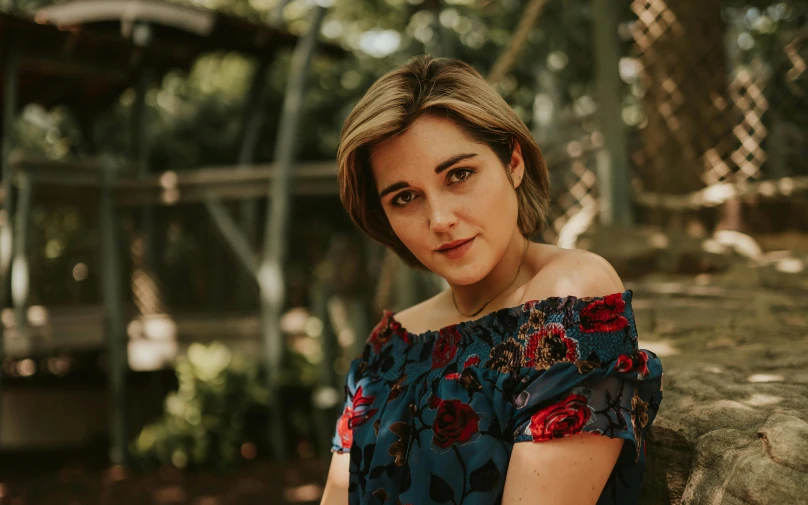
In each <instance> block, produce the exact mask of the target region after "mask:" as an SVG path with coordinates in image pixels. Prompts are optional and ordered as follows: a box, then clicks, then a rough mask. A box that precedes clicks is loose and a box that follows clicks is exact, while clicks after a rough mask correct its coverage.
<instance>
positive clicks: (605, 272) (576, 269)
mask: <svg viewBox="0 0 808 505" xmlns="http://www.w3.org/2000/svg"><path fill="white" fill-rule="evenodd" d="M537 270H538V271H537V272H536V274H535V275H534V276H533V278H532V279H531V280H530V282H528V284H527V285H526V286H525V292H524V294H523V297H525V298H526V299H544V298H549V297H551V296H568V295H572V296H578V297H583V296H602V295H604V294H611V293H614V292H622V291H624V290H625V287H624V286H623V282H622V281H621V280H620V276H619V275H618V274H617V271H615V269H614V267H612V265H611V264H610V263H609V262H608V261H607V260H606V259H605V258H603V257H602V256H600V255H598V254H596V253H593V252H591V251H586V250H583V249H565V248H562V247H556V246H550V249H546V250H545V254H544V258H543V261H542V265H541V267H540V268H538V269H537Z"/></svg>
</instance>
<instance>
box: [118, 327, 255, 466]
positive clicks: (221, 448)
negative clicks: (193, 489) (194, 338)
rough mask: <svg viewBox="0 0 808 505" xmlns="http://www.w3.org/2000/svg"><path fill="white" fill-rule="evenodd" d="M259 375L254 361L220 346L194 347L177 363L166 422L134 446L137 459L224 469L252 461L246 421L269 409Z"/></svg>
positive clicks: (151, 427)
mask: <svg viewBox="0 0 808 505" xmlns="http://www.w3.org/2000/svg"><path fill="white" fill-rule="evenodd" d="M258 371H259V369H258V364H257V363H256V362H255V360H252V359H250V358H248V357H246V356H244V355H242V354H239V353H234V352H232V351H230V349H228V348H227V347H226V346H225V345H223V344H221V343H218V342H214V343H212V344H211V345H209V346H205V345H202V344H192V345H191V346H190V347H189V348H188V353H187V355H186V356H181V357H179V358H178V359H177V363H176V373H177V379H178V381H179V388H178V390H177V391H176V392H172V393H170V394H169V395H168V396H167V397H166V399H165V409H164V411H163V414H162V416H161V417H160V418H159V419H158V420H157V421H155V422H154V423H152V424H150V425H147V426H146V427H145V428H143V430H142V431H141V432H140V434H139V435H138V437H137V438H136V439H135V441H134V442H133V443H132V447H131V451H132V454H133V456H134V457H135V459H136V460H138V461H140V462H141V463H146V464H148V463H159V464H171V465H174V466H175V467H177V468H216V469H226V468H230V467H233V466H236V465H237V464H238V463H240V462H241V461H243V459H244V458H245V456H246V457H247V458H249V459H251V458H252V457H254V453H255V446H256V444H257V441H256V440H255V436H252V437H251V436H250V433H249V430H248V426H247V417H248V415H249V414H251V413H255V412H257V411H258V412H260V411H264V413H265V411H266V404H267V392H266V389H265V387H264V386H263V384H262V383H261V380H260V377H259V373H258ZM259 424H263V423H259ZM253 435H254V434H253ZM245 444H246V445H245ZM242 446H244V447H245V449H246V450H245V451H242ZM242 452H244V455H242Z"/></svg>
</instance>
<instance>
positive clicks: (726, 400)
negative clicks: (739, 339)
mask: <svg viewBox="0 0 808 505" xmlns="http://www.w3.org/2000/svg"><path fill="white" fill-rule="evenodd" d="M730 354H731V353H730ZM748 361H749V360H748V359H743V360H741V361H739V364H742V363H748ZM802 363H803V362H802V360H801V358H799V357H794V359H793V360H791V361H789V360H785V359H781V360H780V363H779V364H780V365H781V366H782V368H780V367H778V368H775V371H777V372H779V373H777V374H773V373H767V374H763V373H758V374H753V373H750V372H753V371H754V369H745V368H741V367H739V368H741V369H736V370H732V369H729V368H723V367H720V366H705V365H704V364H696V365H691V366H690V367H687V368H680V369H676V370H673V371H671V370H666V373H665V379H666V381H665V389H664V391H663V394H664V396H663V400H662V406H661V408H660V411H659V414H658V415H657V418H656V420H655V422H654V426H653V427H652V429H651V436H650V437H649V442H648V469H647V473H646V482H645V484H644V486H643V496H642V501H641V503H643V504H647V505H662V504H677V505H678V504H682V505H734V504H738V505H741V504H743V505H769V504H771V505H774V504H777V505H779V504H782V503H805V502H806V494H805V493H806V490H808V394H806V393H808V388H806V386H805V385H804V384H802V383H795V382H792V381H791V380H790V378H789V374H788V370H789V369H791V367H792V366H794V367H795V368H796V367H797V366H803V365H802ZM663 364H664V360H663ZM669 376H670V378H669ZM755 377H757V378H759V379H761V380H776V382H765V381H764V382H756V381H755V380H757V379H755ZM780 378H782V380H781V379H780Z"/></svg>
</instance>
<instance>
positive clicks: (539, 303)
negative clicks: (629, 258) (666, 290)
mask: <svg viewBox="0 0 808 505" xmlns="http://www.w3.org/2000/svg"><path fill="white" fill-rule="evenodd" d="M616 294H619V295H620V297H621V298H622V299H624V300H625V301H626V305H629V304H630V303H631V298H632V296H633V294H634V292H633V291H632V290H630V289H627V290H625V291H616V292H614V293H610V294H608V295H602V296H589V297H582V296H575V295H566V296H549V297H547V298H540V299H531V300H526V301H525V302H523V303H521V304H519V305H514V306H513V307H503V308H501V309H497V310H494V311H492V312H489V313H487V314H485V315H483V316H480V317H478V318H477V319H469V320H468V321H461V322H459V323H454V324H450V325H447V326H444V327H442V328H439V329H437V330H426V331H424V332H421V333H412V332H410V331H409V330H407V328H405V327H404V325H403V324H401V321H399V320H398V319H396V317H395V315H396V314H397V312H395V311H392V310H385V311H384V313H385V315H386V317H388V318H390V321H391V322H393V323H395V324H396V325H397V326H398V329H399V330H400V331H401V332H402V333H404V334H406V335H407V339H408V340H409V342H410V344H411V345H412V344H414V343H415V341H416V340H427V339H429V338H434V337H437V336H438V335H440V334H441V333H442V332H445V331H447V330H451V329H456V330H458V331H463V330H467V329H469V328H470V327H474V326H478V325H480V324H481V323H483V322H484V321H486V320H488V319H494V318H496V317H497V316H500V315H504V314H505V313H506V312H508V311H512V310H514V309H522V310H523V311H524V312H528V311H529V309H530V306H533V307H539V308H541V307H543V306H545V305H547V304H548V303H550V302H558V301H560V300H570V299H573V300H574V303H577V302H578V301H580V300H582V299H583V298H587V302H586V303H587V304H589V303H592V302H594V301H597V300H604V299H605V298H607V297H609V296H614V295H616ZM626 295H628V296H626Z"/></svg>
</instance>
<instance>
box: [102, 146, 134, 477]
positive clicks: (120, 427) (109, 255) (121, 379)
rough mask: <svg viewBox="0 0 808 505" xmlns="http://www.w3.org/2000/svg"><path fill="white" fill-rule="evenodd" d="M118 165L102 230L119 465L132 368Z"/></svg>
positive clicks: (105, 184)
mask: <svg viewBox="0 0 808 505" xmlns="http://www.w3.org/2000/svg"><path fill="white" fill-rule="evenodd" d="M113 170H114V168H113V167H112V164H111V162H109V161H108V160H105V161H104V166H103V173H102V185H101V198H100V202H99V209H98V210H99V219H100V223H99V224H100V229H101V269H102V275H101V282H102V293H103V298H104V329H105V330H106V331H105V333H106V337H107V346H108V351H109V361H108V363H109V366H108V373H109V397H110V438H111V446H110V453H109V456H110V460H111V462H112V463H113V464H116V465H125V464H126V463H127V460H128V458H127V456H128V451H127V423H126V410H127V409H126V372H127V371H128V369H129V361H128V358H127V349H126V345H127V341H128V339H127V335H126V331H125V328H124V320H123V300H122V293H121V275H122V272H121V262H120V253H121V251H120V250H119V247H118V245H119V242H118V226H117V222H116V214H115V207H114V204H113V201H112V200H113V197H112V188H111V186H112V180H113V177H114V173H113Z"/></svg>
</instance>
